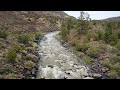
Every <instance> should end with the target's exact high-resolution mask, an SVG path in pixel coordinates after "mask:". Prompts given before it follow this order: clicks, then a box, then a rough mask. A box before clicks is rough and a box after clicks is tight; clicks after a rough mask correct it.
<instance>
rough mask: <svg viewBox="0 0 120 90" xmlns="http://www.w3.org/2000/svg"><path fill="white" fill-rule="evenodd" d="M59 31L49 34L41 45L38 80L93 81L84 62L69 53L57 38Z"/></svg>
mask: <svg viewBox="0 0 120 90" xmlns="http://www.w3.org/2000/svg"><path fill="white" fill-rule="evenodd" d="M58 33H59V31H55V32H51V33H48V34H46V35H45V36H44V38H43V39H42V40H41V42H40V43H39V55H40V57H41V59H40V62H39V70H38V75H37V79H42V78H44V79H92V77H88V73H87V71H88V68H87V67H86V66H84V65H83V64H82V60H79V59H78V57H77V56H76V55H75V54H74V53H72V52H70V51H68V50H67V49H66V48H65V47H63V46H62V45H61V43H60V42H59V41H57V39H56V38H55V35H57V34H58Z"/></svg>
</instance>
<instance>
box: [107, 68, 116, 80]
mask: <svg viewBox="0 0 120 90" xmlns="http://www.w3.org/2000/svg"><path fill="white" fill-rule="evenodd" d="M107 76H108V77H109V78H111V79H115V78H117V77H118V73H117V71H116V70H111V71H110V72H108V73H107Z"/></svg>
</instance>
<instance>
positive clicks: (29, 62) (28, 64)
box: [24, 61, 35, 70]
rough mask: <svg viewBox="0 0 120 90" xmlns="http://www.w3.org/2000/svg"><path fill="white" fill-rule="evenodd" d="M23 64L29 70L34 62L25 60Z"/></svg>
mask: <svg viewBox="0 0 120 90" xmlns="http://www.w3.org/2000/svg"><path fill="white" fill-rule="evenodd" d="M24 66H25V68H27V69H29V70H30V69H32V68H33V67H34V66H35V63H34V62H32V61H27V62H25V63H24Z"/></svg>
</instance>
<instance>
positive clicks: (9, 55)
mask: <svg viewBox="0 0 120 90" xmlns="http://www.w3.org/2000/svg"><path fill="white" fill-rule="evenodd" d="M16 57H17V53H16V51H15V50H14V49H10V50H9V51H8V53H7V59H8V61H9V62H15V61H16Z"/></svg>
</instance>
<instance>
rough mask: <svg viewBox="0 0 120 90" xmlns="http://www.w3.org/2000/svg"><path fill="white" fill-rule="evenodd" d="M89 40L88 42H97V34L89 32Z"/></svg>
mask: <svg viewBox="0 0 120 90" xmlns="http://www.w3.org/2000/svg"><path fill="white" fill-rule="evenodd" d="M87 38H88V40H91V39H93V40H94V41H95V40H97V34H96V33H95V32H88V34H87Z"/></svg>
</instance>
